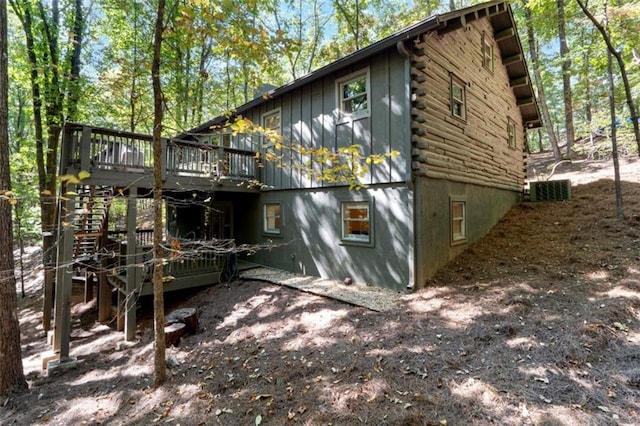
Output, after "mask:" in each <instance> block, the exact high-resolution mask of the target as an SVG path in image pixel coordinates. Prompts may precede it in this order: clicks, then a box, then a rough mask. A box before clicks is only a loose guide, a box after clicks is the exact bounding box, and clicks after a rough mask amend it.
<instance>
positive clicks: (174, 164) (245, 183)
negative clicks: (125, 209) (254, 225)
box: [60, 124, 261, 192]
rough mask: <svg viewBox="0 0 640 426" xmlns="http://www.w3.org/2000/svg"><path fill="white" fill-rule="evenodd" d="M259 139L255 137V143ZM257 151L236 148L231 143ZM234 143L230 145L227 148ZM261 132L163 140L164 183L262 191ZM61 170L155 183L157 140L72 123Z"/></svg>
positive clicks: (97, 181)
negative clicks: (258, 152) (203, 139)
mask: <svg viewBox="0 0 640 426" xmlns="http://www.w3.org/2000/svg"><path fill="white" fill-rule="evenodd" d="M254 139H255V141H254ZM234 143H235V144H236V145H238V146H249V147H252V150H244V149H238V148H233V147H232V144H234ZM226 145H229V146H226ZM258 147H259V136H256V135H231V133H230V132H224V131H221V132H219V133H215V134H212V135H209V136H208V138H207V142H194V141H185V140H180V139H167V138H163V139H162V151H163V159H162V165H161V168H162V176H163V187H164V188H166V189H180V188H185V187H191V188H200V189H204V190H206V189H213V188H215V190H217V191H220V190H222V191H224V190H233V191H236V192H238V191H243V190H244V191H257V188H255V183H257V182H259V181H260V170H261V167H260V164H259V162H258V160H257V158H258V157H257V156H256V150H257V149H258ZM60 164H61V168H60V169H61V172H62V174H66V175H76V176H77V175H78V174H79V173H80V172H81V171H83V172H88V173H89V176H88V177H86V178H85V179H83V180H82V183H83V184H86V185H111V186H128V185H131V184H132V183H135V186H137V187H146V188H151V187H153V168H154V164H153V142H152V137H151V136H150V135H143V134H138V133H131V132H124V131H118V130H111V129H104V128H99V127H92V126H84V125H80V124H67V125H65V127H64V130H63V138H62V147H61V155H60Z"/></svg>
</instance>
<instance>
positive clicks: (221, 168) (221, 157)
mask: <svg viewBox="0 0 640 426" xmlns="http://www.w3.org/2000/svg"><path fill="white" fill-rule="evenodd" d="M224 175H226V171H225V164H224V146H223V145H222V143H219V144H218V177H222V176H224Z"/></svg>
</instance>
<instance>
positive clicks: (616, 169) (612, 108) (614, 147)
mask: <svg viewBox="0 0 640 426" xmlns="http://www.w3.org/2000/svg"><path fill="white" fill-rule="evenodd" d="M607 77H608V79H609V114H610V116H611V158H612V159H613V174H614V182H615V183H614V185H615V188H616V216H617V217H618V219H624V211H623V208H622V188H621V186H620V162H619V161H618V139H617V136H616V132H617V129H616V91H615V85H614V81H613V64H612V60H611V53H608V54H607Z"/></svg>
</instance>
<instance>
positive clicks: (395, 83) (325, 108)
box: [246, 49, 410, 190]
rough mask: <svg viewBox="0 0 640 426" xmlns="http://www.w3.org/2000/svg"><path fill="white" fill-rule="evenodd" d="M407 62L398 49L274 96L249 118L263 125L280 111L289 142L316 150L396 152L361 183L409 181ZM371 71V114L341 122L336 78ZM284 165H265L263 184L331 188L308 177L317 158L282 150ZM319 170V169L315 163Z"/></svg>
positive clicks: (277, 187) (296, 187) (250, 114)
mask: <svg viewBox="0 0 640 426" xmlns="http://www.w3.org/2000/svg"><path fill="white" fill-rule="evenodd" d="M404 61H405V60H404V58H403V57H402V56H400V54H399V53H397V51H395V49H390V50H388V51H386V52H383V53H380V54H378V55H376V56H373V57H372V58H369V60H367V61H366V62H363V63H360V64H357V65H353V66H350V67H348V68H346V69H344V70H341V71H340V72H339V73H336V74H335V75H332V76H329V77H325V78H323V79H320V80H316V81H314V82H312V83H310V84H308V85H306V86H303V87H301V88H299V89H296V90H294V91H292V92H290V93H288V94H285V95H283V96H280V97H277V98H274V99H272V100H269V101H268V102H265V103H263V104H261V105H260V107H259V108H256V109H254V110H253V111H251V112H249V113H247V114H246V116H247V117H248V118H250V119H251V120H252V121H253V122H254V123H258V124H262V117H263V115H264V114H265V113H268V112H270V111H274V110H279V111H280V117H281V134H282V136H283V137H284V141H285V142H284V143H285V145H286V144H289V143H291V144H294V145H302V146H305V147H311V148H321V147H326V148H328V149H330V150H331V151H333V152H335V151H336V150H337V149H339V148H340V147H346V146H350V145H353V144H359V145H361V146H362V154H363V156H368V155H371V154H384V153H389V152H391V151H397V152H398V153H399V154H400V155H398V156H397V157H395V158H390V159H387V160H386V161H385V162H384V163H383V164H380V165H372V166H371V170H370V173H368V174H367V175H366V176H365V177H364V178H363V179H361V182H362V183H364V184H379V183H391V182H406V181H407V179H408V178H409V176H408V167H407V164H408V161H409V155H410V147H409V137H410V136H409V132H408V129H407V126H406V124H405V120H406V117H407V114H408V113H409V112H408V105H409V101H408V99H407V96H408V95H407V94H406V90H405V88H406V82H405V80H404V77H403V75H404ZM367 68H368V70H369V88H370V90H369V99H368V101H369V111H370V113H369V115H368V116H367V117H363V118H359V119H354V120H352V121H345V122H340V120H339V107H338V101H337V96H338V93H337V86H336V80H338V79H340V78H341V77H343V76H346V75H349V74H350V73H353V72H356V71H359V70H363V69H367ZM254 149H255V148H254ZM277 154H280V155H282V156H283V157H282V161H281V162H269V161H265V162H264V167H263V169H262V179H261V180H262V182H263V183H264V184H266V185H268V186H269V187H271V188H272V189H276V190H278V189H299V188H319V187H326V186H332V185H331V184H327V183H326V182H320V181H318V179H316V178H314V177H313V176H309V174H307V173H303V172H302V171H301V169H300V165H302V164H304V163H305V162H306V161H309V160H313V159H310V158H308V157H302V156H301V155H300V154H298V153H293V152H291V151H289V150H283V151H282V152H278V153H277ZM314 167H315V168H318V169H319V168H320V166H319V165H318V164H317V163H314Z"/></svg>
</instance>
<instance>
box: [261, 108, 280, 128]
mask: <svg viewBox="0 0 640 426" xmlns="http://www.w3.org/2000/svg"><path fill="white" fill-rule="evenodd" d="M262 120H263V123H262V126H263V127H265V128H267V129H270V130H274V131H276V132H280V112H275V113H272V114H269V115H265V116H264V117H263V119H262Z"/></svg>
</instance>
